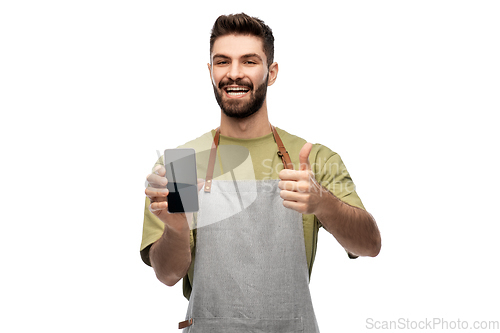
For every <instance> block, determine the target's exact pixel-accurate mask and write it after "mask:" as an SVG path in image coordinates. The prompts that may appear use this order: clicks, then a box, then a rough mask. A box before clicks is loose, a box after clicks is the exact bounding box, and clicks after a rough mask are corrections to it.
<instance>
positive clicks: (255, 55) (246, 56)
mask: <svg viewBox="0 0 500 333" xmlns="http://www.w3.org/2000/svg"><path fill="white" fill-rule="evenodd" d="M254 57H255V58H257V59H259V60H260V61H262V57H261V56H260V55H258V54H257V53H248V54H245V55H242V56H241V58H243V59H247V58H254ZM215 58H222V59H230V57H228V56H226V55H223V54H214V56H213V59H215Z"/></svg>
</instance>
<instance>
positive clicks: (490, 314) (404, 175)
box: [0, 0, 500, 332]
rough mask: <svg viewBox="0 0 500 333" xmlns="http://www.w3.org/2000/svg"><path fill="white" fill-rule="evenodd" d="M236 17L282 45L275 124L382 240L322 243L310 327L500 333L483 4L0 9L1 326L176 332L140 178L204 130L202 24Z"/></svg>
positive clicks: (491, 74) (210, 109) (497, 64)
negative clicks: (423, 324) (336, 178)
mask: <svg viewBox="0 0 500 333" xmlns="http://www.w3.org/2000/svg"><path fill="white" fill-rule="evenodd" d="M242 11H244V12H246V13H247V14H250V15H253V16H258V17H260V18H262V19H263V20H264V21H265V22H266V23H267V24H268V25H270V26H271V28H272V29H273V32H274V35H275V38H276V44H275V48H276V54H275V60H276V61H278V63H279V65H280V72H279V76H278V80H277V82H276V84H275V85H274V86H272V87H271V88H270V89H269V91H268V106H269V113H270V120H271V122H272V123H273V124H274V125H276V126H278V127H280V128H283V129H285V130H287V131H289V132H291V133H294V134H297V135H299V136H301V137H303V138H305V139H307V140H309V141H310V142H313V143H322V144H324V145H327V146H328V147H330V148H331V149H332V150H334V151H336V152H338V153H339V154H340V155H341V156H342V159H343V160H344V162H345V164H346V166H347V168H348V170H349V172H350V173H351V176H352V177H353V180H354V182H355V183H356V184H357V190H358V193H359V195H360V197H361V198H362V200H363V203H364V204H365V206H366V208H367V209H368V211H369V212H371V213H372V214H373V215H374V217H375V218H376V220H377V222H378V225H379V228H380V230H381V233H382V238H383V247H382V251H381V253H380V255H379V256H378V257H377V258H359V259H357V260H349V259H348V258H347V256H346V255H345V253H344V251H343V250H342V249H341V247H340V246H339V245H338V244H337V243H336V241H335V240H334V239H333V238H332V237H331V236H330V235H329V234H327V233H326V232H325V231H322V232H321V233H320V236H319V248H318V255H317V260H316V262H315V265H314V271H313V275H312V279H311V285H310V286H311V290H312V294H313V301H314V305H315V309H316V315H317V318H318V322H319V324H320V328H321V329H322V332H362V331H365V330H368V329H367V320H368V319H369V318H372V320H373V321H384V320H398V319H399V318H406V319H409V320H411V321H420V320H425V319H430V320H432V319H433V318H442V319H443V320H447V321H457V320H458V319H460V320H461V321H469V325H472V322H473V321H474V320H487V321H489V320H496V321H500V315H499V313H500V312H499V311H498V310H499V308H500V302H499V296H500V291H499V286H498V281H499V280H500V273H499V271H498V260H499V259H498V258H499V257H498V255H499V245H498V243H499V242H498V236H499V227H498V224H499V222H500V221H499V215H498V207H497V206H496V204H497V201H498V199H499V195H498V188H499V185H500V179H499V176H498V173H499V172H498V171H499V166H500V165H499V162H498V157H497V156H496V155H497V151H498V142H499V135H498V132H497V127H498V120H497V118H496V114H497V113H498V112H499V111H500V98H499V92H500V79H499V78H500V61H499V60H498V59H500V46H499V45H500V43H499V41H500V20H499V17H500V5H499V3H498V2H497V1H439V0H434V1H329V2H327V1H323V2H322V1H307V2H306V3H304V2H303V1H300V2H298V1H297V2H291V1H288V2H282V3H281V2H278V1H276V2H271V1H252V2H248V3H246V2H241V1H238V2H236V1H235V2H226V1H207V2H198V3H196V2H190V1H186V2H177V1H176V2H172V3H169V2H168V1H109V0H100V1H4V2H2V4H1V5H0V48H1V52H0V71H1V72H0V103H1V104H0V108H1V119H2V121H1V125H0V126H1V131H0V135H1V144H2V156H3V158H2V164H1V173H0V177H1V191H2V200H1V205H2V206H1V211H0V214H1V230H0V246H1V248H0V250H1V252H0V253H1V263H2V274H1V284H0V288H1V289H0V295H1V296H0V300H1V301H0V302H1V303H2V309H3V310H2V313H1V315H0V327H1V329H0V330H1V331H2V332H35V331H48V330H50V331H51V332H89V331H92V332H139V331H141V332H176V331H177V330H176V325H177V323H178V322H179V321H181V320H183V318H184V315H185V310H186V306H187V301H186V300H185V299H184V298H183V297H182V291H181V284H180V283H179V284H178V285H176V286H175V287H172V288H168V287H166V286H164V285H162V284H161V283H160V282H158V281H157V280H156V278H155V276H154V273H153V270H152V269H151V268H149V267H147V266H146V265H144V264H143V263H142V261H141V259H140V256H139V245H140V241H141V233H142V218H143V217H142V216H143V204H144V180H145V176H146V174H147V173H149V171H150V169H151V167H152V165H153V163H154V162H155V160H156V158H157V155H156V150H163V149H165V148H171V147H175V146H177V145H179V144H182V143H184V142H186V141H188V140H190V139H193V138H195V137H197V136H199V135H200V134H202V133H205V132H206V131H208V130H210V129H212V128H215V127H216V126H217V125H218V121H219V109H218V107H217V104H216V102H215V99H214V97H213V91H212V87H211V83H210V79H209V75H208V70H207V67H206V63H207V62H208V60H209V35H210V29H211V27H212V24H213V22H214V21H215V19H216V18H217V16H219V15H220V14H229V13H238V12H242ZM4 327H5V328H4ZM7 327H8V329H7ZM436 328H439V327H436Z"/></svg>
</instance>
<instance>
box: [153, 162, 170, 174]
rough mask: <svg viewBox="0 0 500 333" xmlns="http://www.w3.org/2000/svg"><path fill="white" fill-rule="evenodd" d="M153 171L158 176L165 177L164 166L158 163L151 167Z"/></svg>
mask: <svg viewBox="0 0 500 333" xmlns="http://www.w3.org/2000/svg"><path fill="white" fill-rule="evenodd" d="M153 173H154V174H156V175H158V176H161V177H165V174H166V173H167V171H166V170H165V167H164V166H163V165H161V164H158V165H156V166H155V167H154V168H153Z"/></svg>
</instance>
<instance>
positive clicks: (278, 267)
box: [179, 128, 319, 333]
mask: <svg viewBox="0 0 500 333" xmlns="http://www.w3.org/2000/svg"><path fill="white" fill-rule="evenodd" d="M272 129H273V134H274V135H275V139H276V142H277V143H278V146H280V144H281V146H283V145H282V143H281V140H280V139H279V136H278V135H277V132H276V131H275V129H274V128H272ZM218 137H219V135H218V131H217V135H216V139H215V146H216V147H217V145H218ZM281 148H283V150H284V147H280V151H281V150H282V149H281ZM284 152H285V154H286V155H288V154H287V153H286V150H284ZM280 156H281V155H280ZM282 158H283V157H282ZM286 158H287V162H288V163H285V160H283V162H284V165H285V166H288V165H291V163H290V162H289V161H290V160H289V156H286ZM209 163H213V160H212V161H210V162H209ZM212 167H213V166H212ZM209 169H210V168H209ZM212 170H213V168H212ZM208 180H210V183H211V184H210V187H209V188H206V191H205V192H201V194H202V195H201V196H200V211H199V212H198V220H199V221H203V219H206V218H209V219H211V220H217V219H218V216H220V220H218V221H219V222H216V223H210V224H208V225H205V226H203V227H199V228H198V229H197V235H196V260H195V263H194V276H193V285H192V291H191V296H190V299H189V305H188V310H187V314H186V321H185V322H183V323H180V325H179V328H184V331H183V333H206V332H217V333H239V332H245V333H268V332H269V333H271V332H272V333H297V332H301V333H317V332H319V329H318V326H317V322H316V318H315V315H314V310H313V306H312V302H311V295H310V292H309V270H308V266H307V260H306V252H305V246H304V232H303V225H302V215H301V214H300V213H298V212H296V211H294V210H291V209H288V208H285V207H284V206H283V199H281V198H280V196H279V193H280V189H279V188H278V182H279V180H263V181H254V180H252V181H226V180H220V181H218V180H215V181H213V180H212V179H211V175H209V173H207V179H206V181H208ZM207 189H208V191H207ZM246 198H251V199H250V200H253V203H252V204H250V205H249V206H247V207H246V208H245V209H244V210H241V211H240V212H239V213H237V214H235V215H233V216H230V217H229V218H227V217H225V216H226V215H224V213H222V212H224V210H225V207H228V206H233V205H241V202H242V201H243V202H244V201H246Z"/></svg>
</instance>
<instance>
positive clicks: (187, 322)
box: [179, 318, 193, 330]
mask: <svg viewBox="0 0 500 333" xmlns="http://www.w3.org/2000/svg"><path fill="white" fill-rule="evenodd" d="M191 325H193V318H191V319H189V320H185V321H181V322H180V323H179V329H180V330H181V329H183V328H186V327H189V326H191Z"/></svg>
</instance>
